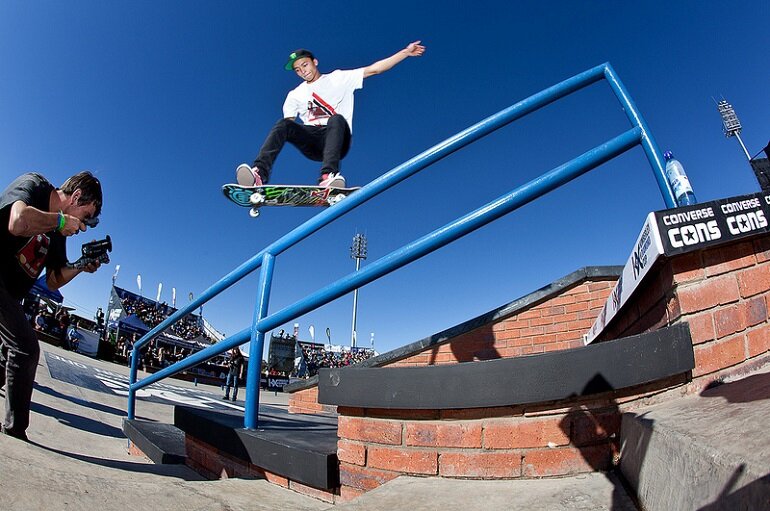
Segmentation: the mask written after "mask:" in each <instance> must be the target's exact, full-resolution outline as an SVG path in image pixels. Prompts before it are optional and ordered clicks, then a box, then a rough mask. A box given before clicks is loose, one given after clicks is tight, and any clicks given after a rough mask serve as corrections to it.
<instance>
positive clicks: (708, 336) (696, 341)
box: [602, 237, 770, 391]
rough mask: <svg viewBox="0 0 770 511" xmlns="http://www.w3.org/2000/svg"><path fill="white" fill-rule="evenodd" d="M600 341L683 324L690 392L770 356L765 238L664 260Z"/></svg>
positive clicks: (769, 251) (768, 241)
mask: <svg viewBox="0 0 770 511" xmlns="http://www.w3.org/2000/svg"><path fill="white" fill-rule="evenodd" d="M639 291H640V293H639V296H638V297H637V298H635V299H633V300H632V301H630V302H629V303H628V304H627V306H626V307H625V308H624V309H623V310H622V311H621V313H622V314H621V317H619V318H618V321H616V322H613V323H612V324H611V325H610V328H609V329H608V331H607V332H605V333H604V334H603V335H602V338H614V337H623V336H627V335H632V334H636V333H641V332H646V331H650V330H655V329H657V328H660V327H661V326H665V325H671V324H674V323H679V322H687V323H688V324H689V325H690V331H691V334H692V339H693V346H694V352H695V370H694V371H693V374H692V376H693V379H694V384H692V385H690V388H691V390H693V391H697V390H698V389H700V388H702V387H703V386H704V385H706V384H708V383H710V382H711V381H713V380H715V379H717V378H719V377H720V376H724V375H727V374H730V373H732V372H740V370H741V369H742V368H744V367H751V366H752V364H753V363H754V362H755V361H758V360H759V357H762V356H763V355H765V354H767V353H768V351H770V322H769V321H768V319H769V318H770V314H768V312H769V311H770V238H767V237H766V238H761V239H758V240H755V241H745V242H740V243H735V244H732V245H727V246H723V247H717V248H713V249H709V250H705V251H699V252H694V253H690V254H685V255H682V256H678V257H674V258H672V259H671V260H668V261H664V262H663V264H662V265H660V267H659V268H658V269H657V271H656V273H655V275H654V279H652V281H651V282H648V283H645V285H644V287H643V288H641V289H640V290H639Z"/></svg>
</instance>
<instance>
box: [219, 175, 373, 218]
mask: <svg viewBox="0 0 770 511" xmlns="http://www.w3.org/2000/svg"><path fill="white" fill-rule="evenodd" d="M358 189H360V187H353V188H324V187H321V186H312V185H263V186H242V185H239V184H235V183H229V184H226V185H222V192H223V193H224V194H225V197H227V198H228V199H229V200H231V201H232V202H234V203H236V204H237V205H239V206H242V207H245V208H251V210H250V211H249V214H250V215H251V216H252V217H257V216H259V208H261V207H264V206H286V207H298V206H315V207H328V206H331V205H333V204H336V203H337V202H339V201H341V200H342V199H344V198H345V197H347V196H348V195H350V194H351V193H353V192H355V191H356V190H358Z"/></svg>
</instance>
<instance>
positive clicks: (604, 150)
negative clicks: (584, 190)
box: [128, 63, 676, 429]
mask: <svg viewBox="0 0 770 511" xmlns="http://www.w3.org/2000/svg"><path fill="white" fill-rule="evenodd" d="M602 79H605V80H607V82H608V83H609V84H610V90H611V91H612V92H613V93H614V95H615V97H616V98H617V100H618V101H619V102H620V105H621V107H622V108H623V110H624V111H625V113H626V116H627V118H628V120H629V122H630V123H631V129H629V130H628V131H626V132H624V133H622V134H620V135H618V136H616V137H614V138H612V139H610V140H608V141H607V142H605V143H604V144H601V145H599V146H597V147H595V148H593V149H591V150H589V151H587V152H585V153H584V154H582V155H580V156H578V157H577V158H574V159H572V160H570V161H569V162H567V163H564V164H562V165H560V166H558V167H556V168H554V169H552V170H550V171H548V172H546V173H544V174H542V175H541V176H540V177H538V178H536V179H534V180H532V181H530V182H529V183H526V184H524V185H522V186H520V187H518V188H516V189H515V190H513V191H511V192H509V193H506V194H504V195H502V196H501V197H499V198H498V199H496V200H494V201H492V202H490V203H488V204H487V205H485V206H482V207H481V208H478V209H476V210H475V211H472V212H471V213H468V214H466V215H464V216H462V217H460V218H458V219H457V220H455V221H453V222H451V223H449V224H447V225H446V226H444V227H442V228H440V229H437V230H435V231H433V232H432V233H430V234H427V235H425V236H423V237H422V238H420V239H418V240H415V241H413V242H411V243H409V244H407V245H405V246H403V247H401V248H399V249H397V250H395V251H394V252H392V253H390V254H388V255H386V256H384V257H382V258H380V259H378V260H377V261H374V262H372V263H370V264H369V265H367V266H366V267H365V268H364V269H363V270H361V271H357V272H355V273H353V274H350V275H347V276H345V277H342V278H340V279H338V280H337V281H335V282H334V283H332V284H329V285H327V286H326V287H324V288H322V289H320V290H318V291H316V292H314V293H311V294H310V295H308V296H307V297H305V298H303V299H302V300H299V301H298V302H296V303H294V304H292V305H290V306H288V307H285V308H283V309H281V310H279V311H277V312H274V313H273V314H268V305H269V298H270V287H271V283H272V277H273V269H274V265H275V259H276V258H277V257H278V256H279V255H280V254H281V253H283V252H285V251H286V250H288V249H290V248H291V247H293V246H294V245H296V244H297V243H299V242H300V241H302V240H304V239H305V238H307V237H308V236H310V235H311V234H313V233H315V232H316V231H318V230H319V229H321V228H322V227H324V226H326V225H328V224H330V223H332V222H333V221H335V220H336V219H338V218H339V217H341V216H343V215H345V214H347V213H348V212H350V211H351V210H353V209H355V208H356V207H358V206H359V205H361V204H363V203H364V202H366V201H369V200H370V199H372V198H374V197H375V196H377V195H379V194H380V193H382V192H383V191H385V190H387V189H389V188H391V187H393V186H395V185H397V184H398V183H400V182H401V181H403V180H405V179H407V178H408V177H410V176H412V175H414V174H416V173H417V172H419V171H421V170H423V169H424V168H426V167H428V166H430V165H432V164H433V163H435V162H437V161H439V160H441V159H442V158H444V157H446V156H448V155H450V154H452V153H454V152H455V151H457V150H459V149H461V148H463V147H465V146H467V145H468V144H471V143H473V142H474V141H476V140H478V139H480V138H482V137H484V136H486V135H488V134H489V133H492V132H493V131H495V130H497V129H499V128H501V127H503V126H506V125H508V124H510V123H511V122H513V121H515V120H517V119H520V118H522V117H524V116H525V115H528V114H530V113H532V112H534V111H536V110H539V109H540V108H543V107H544V106H546V105H549V104H550V103H553V102H554V101H557V100H558V99H560V98H562V97H564V96H567V95H569V94H572V93H573V92H576V91H578V90H580V89H583V88H585V87H587V86H589V85H591V84H593V83H595V82H598V81H600V80H602ZM637 144H638V145H641V146H642V148H643V149H644V153H645V155H646V156H647V159H648V161H649V163H650V166H651V168H652V171H653V176H654V177H655V181H656V183H657V184H658V187H659V189H660V191H661V194H662V196H663V201H664V203H665V204H666V207H669V208H671V207H675V206H676V202H675V200H674V195H673V192H672V190H671V187H670V186H669V184H668V181H667V180H666V177H665V171H664V166H663V164H662V161H663V159H662V156H661V153H660V149H659V148H658V146H657V144H656V143H655V140H654V139H653V137H652V135H651V133H650V131H649V129H648V127H647V124H646V123H645V121H644V119H643V118H642V116H641V114H640V113H639V111H638V110H637V108H636V105H635V104H634V102H633V101H632V100H631V97H630V95H629V94H628V92H627V91H626V88H625V86H624V85H623V84H622V82H621V81H620V79H619V78H618V77H617V75H616V73H615V71H614V70H613V69H612V67H611V66H610V64H609V63H605V64H602V65H600V66H596V67H594V68H592V69H589V70H588V71H585V72H583V73H580V74H578V75H576V76H573V77H572V78H569V79H567V80H565V81H563V82H561V83H559V84H556V85H554V86H552V87H549V88H548V89H545V90H543V91H541V92H539V93H537V94H534V95H532V96H530V97H529V98H526V99H524V100H522V101H519V102H518V103H516V104H514V105H512V106H510V107H508V108H506V109H504V110H502V111H500V112H498V113H497V114H494V115H492V116H490V117H488V118H486V119H484V120H483V121H481V122H479V123H477V124H474V125H473V126H471V127H469V128H467V129H465V130H463V131H461V132H459V133H457V134H456V135H454V136H452V137H450V138H448V139H446V140H444V141H443V142H440V143H439V144H437V145H435V146H433V147H431V148H430V149H428V150H426V151H424V152H423V153H421V154H419V155H417V156H415V157H414V158H412V159H410V160H408V161H406V162H404V163H402V164H401V165H398V166H397V167H395V168H393V169H391V170H390V171H388V172H386V173H385V174H383V175H382V176H380V177H378V178H377V179H375V180H374V181H372V182H371V183H369V184H367V185H366V186H364V187H363V188H361V190H359V191H358V192H356V193H355V194H353V195H351V196H349V197H348V198H347V199H345V200H344V201H342V202H340V203H339V204H336V205H335V206H334V207H331V208H328V209H326V210H324V211H322V212H321V213H319V214H318V215H315V216H314V217H312V218H310V219H309V220H307V221H306V222H305V223H303V224H302V225H300V226H298V227H296V228H295V229H293V230H292V231H290V232H289V233H287V234H286V235H284V236H282V237H281V238H280V239H278V240H277V241H275V242H273V243H272V244H271V245H269V246H268V247H266V248H265V249H263V250H261V251H260V252H258V253H257V254H256V255H254V256H253V257H251V258H250V259H249V260H247V261H246V262H244V263H243V264H241V265H240V266H238V267H237V268H236V269H235V270H233V271H231V272H230V273H229V274H227V275H225V276H224V277H222V278H221V279H220V280H219V281H217V282H216V283H215V284H213V285H212V286H211V287H210V288H208V289H207V290H206V291H204V292H203V293H202V294H201V295H200V296H199V297H198V298H197V299H195V300H193V301H192V302H191V303H190V304H188V305H187V306H186V307H183V308H182V309H180V310H179V311H177V312H176V313H174V314H173V315H171V316H170V317H169V318H167V319H166V320H165V321H163V322H162V323H161V324H160V325H158V326H157V327H155V328H153V329H152V330H151V331H150V332H148V333H147V334H146V335H145V336H144V337H142V339H140V340H139V341H137V343H136V345H135V346H134V350H133V352H132V360H131V374H130V382H129V393H128V418H129V419H133V418H134V417H135V401H136V392H137V391H138V390H139V389H141V388H144V387H146V386H148V385H151V384H152V383H155V382H157V381H160V380H162V379H163V378H166V377H168V376H171V375H173V374H176V373H177V372H180V371H183V370H185V369H189V368H191V367H193V366H195V365H197V364H199V363H201V362H204V361H206V360H208V359H209V358H211V357H214V356H216V355H219V354H222V353H224V352H225V351H227V350H229V349H231V348H232V347H234V346H239V345H241V344H243V343H245V342H246V341H248V340H251V345H250V350H249V360H250V361H252V363H251V364H249V370H248V373H247V376H246V382H247V384H246V412H245V414H244V427H245V428H249V429H254V428H256V427H257V424H258V409H259V375H260V370H261V361H262V352H263V349H264V337H265V333H266V332H269V331H270V330H272V329H275V328H277V327H279V326H280V325H283V324H285V323H287V322H289V321H293V320H295V319H296V318H298V317H299V316H301V315H303V314H306V313H308V312H310V311H312V310H315V309H317V308H318V307H321V306H323V305H325V304H327V303H329V302H331V301H333V300H335V299H337V298H339V297H341V296H343V295H345V294H347V293H349V292H351V291H352V290H354V289H357V288H359V287H361V286H364V285H366V284H368V283H370V282H372V281H374V280H376V279H378V278H380V277H383V276H385V275H387V274H389V273H391V272H393V271H395V270H397V269H398V268H401V267H403V266H405V265H407V264H409V263H411V262H413V261H415V260H417V259H419V258H421V257H424V256H426V255H428V254H429V253H431V252H433V251H435V250H437V249H439V248H441V247H443V246H445V245H447V244H449V243H451V242H453V241H455V240H457V239H458V238H460V237H462V236H465V235H466V234H468V233H470V232H473V231H474V230H476V229H478V228H480V227H482V226H484V225H486V224H488V223H490V222H493V221H494V220H496V219H498V218H500V217H501V216H503V215H506V214H508V213H510V212H512V211H514V210H516V209H518V208H519V207H521V206H523V205H524V204H527V203H529V202H531V201H533V200H536V199H537V198H539V197H541V196H542V195H544V194H546V193H549V192H550V191H552V190H554V189H556V188H558V187H559V186H562V185H563V184H565V183H567V182H569V181H571V180H573V179H575V178H577V177H578V176H580V175H582V174H584V173H586V172H588V171H590V170H592V169H594V168H596V167H597V166H599V165H601V164H602V163H605V162H606V161H608V160H610V159H612V158H615V157H616V156H619V155H620V154H623V153H624V152H626V151H628V150H629V149H631V148H632V147H635V146H636V145H637ZM258 268H260V269H261V271H260V279H259V286H258V294H257V304H256V308H255V311H254V317H253V321H252V325H251V327H249V328H245V329H244V330H241V331H240V332H238V333H236V334H234V335H232V336H230V337H228V338H226V339H224V340H223V341H221V342H219V343H217V344H215V345H212V346H210V347H208V348H205V349H203V350H201V351H199V352H198V353H195V354H193V355H191V356H189V357H187V358H186V359H184V360H181V361H179V362H177V363H175V364H173V365H172V366H169V367H166V368H165V369H163V370H161V371H158V372H157V373H154V374H152V375H149V376H147V377H146V378H144V379H143V380H141V381H137V379H136V375H137V367H138V366H137V363H138V358H139V357H138V353H139V350H140V349H141V347H142V346H144V345H146V344H147V343H148V342H150V341H151V340H152V339H153V338H155V337H156V336H157V335H158V334H160V333H161V332H162V331H163V330H165V329H166V328H168V327H169V326H171V325H172V324H173V323H174V322H176V321H178V320H179V319H181V318H183V317H185V316H186V315H187V314H189V313H190V312H192V311H194V310H195V309H196V308H198V307H199V306H201V305H203V304H204V303H206V302H208V301H209V300H211V299H212V298H214V297H215V296H217V295H219V294H220V293H221V292H223V291H224V290H226V289H227V288H229V287H230V286H232V285H233V284H235V283H236V282H238V281H239V280H241V279H242V278H244V277H245V276H246V275H248V274H249V273H251V272H253V271H255V270H256V269H258ZM254 361H255V362H256V363H255V362H254Z"/></svg>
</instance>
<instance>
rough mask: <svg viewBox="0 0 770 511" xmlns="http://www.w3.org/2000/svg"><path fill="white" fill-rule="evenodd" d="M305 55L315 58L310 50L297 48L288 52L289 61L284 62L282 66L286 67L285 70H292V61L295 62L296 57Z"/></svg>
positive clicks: (299, 57)
mask: <svg viewBox="0 0 770 511" xmlns="http://www.w3.org/2000/svg"><path fill="white" fill-rule="evenodd" d="M305 57H308V58H310V59H315V57H314V56H313V53H312V52H311V51H310V50H305V49H299V50H295V51H293V52H291V53H290V54H289V61H288V62H287V63H286V65H285V66H284V68H285V69H286V71H293V70H294V67H293V66H294V62H296V61H297V60H298V59H302V58H305Z"/></svg>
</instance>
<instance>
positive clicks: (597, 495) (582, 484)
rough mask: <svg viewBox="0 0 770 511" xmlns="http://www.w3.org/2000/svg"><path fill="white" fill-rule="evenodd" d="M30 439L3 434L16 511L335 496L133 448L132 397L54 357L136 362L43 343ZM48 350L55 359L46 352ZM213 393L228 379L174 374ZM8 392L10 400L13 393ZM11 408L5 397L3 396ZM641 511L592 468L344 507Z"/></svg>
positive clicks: (399, 492) (290, 501)
mask: <svg viewBox="0 0 770 511" xmlns="http://www.w3.org/2000/svg"><path fill="white" fill-rule="evenodd" d="M41 347H42V350H43V352H44V354H43V355H41V359H40V365H39V367H38V371H37V378H36V387H35V392H34V394H33V398H32V399H33V406H32V417H31V424H30V427H29V429H28V430H27V434H28V436H29V440H30V442H29V443H25V442H22V441H20V440H17V439H14V438H11V437H8V436H5V435H0V474H2V476H0V511H4V510H14V511H25V510H41V509H45V510H51V511H56V510H71V509H99V510H104V511H109V510H125V509H131V510H132V511H133V510H135V511H140V510H144V509H147V510H150V509H152V510H156V509H165V510H184V511H194V510H206V511H212V510H228V511H236V510H262V509H264V510H271V511H274V510H276V509H280V510H283V511H293V510H322V509H329V508H330V506H329V504H327V503H324V502H321V501H318V500H315V499H312V498H310V497H307V496H304V495H300V494H298V493H295V492H293V491H290V490H287V489H284V488H281V487H278V486H275V485H272V484H270V483H267V482H266V481H262V480H245V479H229V480H219V481H204V480H202V479H201V478H200V477H199V476H198V475H197V474H196V473H195V472H193V471H192V470H190V469H188V468H187V467H184V466H174V465H155V464H153V463H152V462H150V461H149V460H147V459H144V458H140V457H136V456H129V455H128V454H127V452H126V447H127V441H126V439H125V437H124V436H123V434H122V430H121V423H122V419H123V417H124V416H125V409H126V399H125V397H123V396H120V395H117V394H109V393H105V392H99V391H96V390H89V388H86V387H85V386H80V385H73V384H70V383H65V382H64V381H61V380H59V379H56V378H52V377H51V374H50V372H49V367H48V363H47V360H48V358H49V357H57V358H58V360H59V361H60V362H61V360H62V359H64V360H67V361H71V363H73V364H82V365H83V366H89V367H90V366H94V367H97V368H99V369H100V370H103V371H106V372H111V373H118V374H121V375H127V374H128V368H126V367H122V366H119V365H115V364H110V363H106V362H103V361H99V360H94V359H91V358H88V357H85V356H82V355H78V354H74V353H72V352H68V351H63V350H61V349H60V348H57V347H53V346H50V345H46V344H41ZM45 353H48V354H49V355H48V357H47V356H45ZM167 381H168V382H169V384H170V385H174V386H176V387H183V388H189V389H193V388H194V389H195V391H196V392H204V393H205V392H210V393H211V395H212V398H213V399H217V400H218V399H219V398H220V396H221V394H220V390H219V388H218V387H205V386H197V387H196V386H194V385H193V384H192V383H187V382H182V381H178V380H167ZM3 400H4V399H3ZM260 401H261V402H262V403H265V404H271V405H274V406H286V403H287V396H284V395H282V394H278V395H277V396H276V395H274V394H273V393H263V394H262V397H261V398H260ZM3 406H4V404H3ZM136 410H137V417H138V418H142V419H151V420H157V421H161V422H166V423H171V422H173V405H171V404H163V403H160V402H148V401H139V402H138V403H137V408H136ZM479 507H481V508H483V509H484V510H485V511H496V510H525V509H526V510H530V509H542V510H554V511H556V510H565V511H568V510H578V509H580V510H582V509H585V510H588V509H591V510H612V511H626V510H629V511H630V510H634V509H636V508H635V507H634V505H633V504H632V503H631V501H630V499H629V498H628V496H627V494H626V493H625V491H624V490H623V488H622V487H621V485H620V484H619V483H618V482H617V481H616V480H615V479H613V478H608V477H607V476H604V475H601V474H592V475H585V476H579V477H572V478H564V479H550V480H538V481H457V480H447V479H439V478H408V477H404V478H399V479H396V480H395V481H392V482H390V483H388V484H386V485H384V486H382V487H380V488H378V489H377V490H375V491H372V492H370V493H369V494H367V495H364V496H363V497H361V498H359V499H357V500H356V501H354V502H350V503H347V504H343V505H338V506H336V508H338V509H345V510H372V511H376V510H388V511H391V510H394V509H406V508H409V509H410V510H412V511H419V510H428V509H441V510H442V511H451V510H455V509H456V510H462V511H467V510H470V509H477V508H479Z"/></svg>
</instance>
